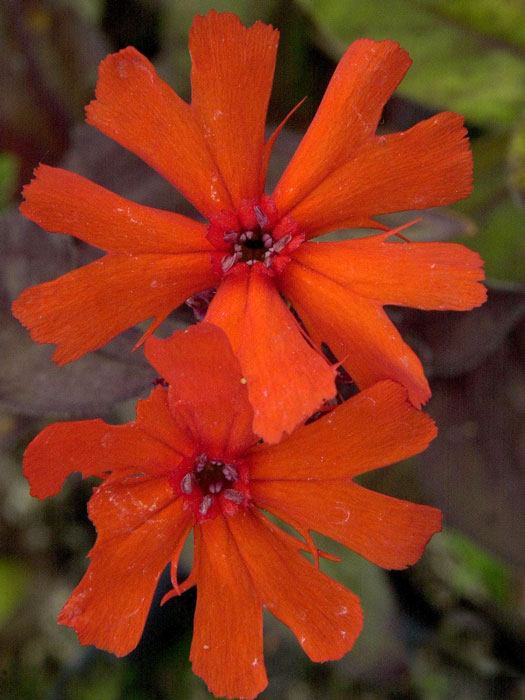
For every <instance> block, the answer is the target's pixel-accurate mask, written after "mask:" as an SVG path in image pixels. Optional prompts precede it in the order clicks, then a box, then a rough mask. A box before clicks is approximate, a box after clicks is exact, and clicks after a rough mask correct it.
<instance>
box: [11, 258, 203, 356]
mask: <svg viewBox="0 0 525 700" xmlns="http://www.w3.org/2000/svg"><path fill="white" fill-rule="evenodd" d="M216 281H217V278H216V275H215V273H214V272H212V266H211V262H210V254H208V253H190V254H180V255H156V254H148V255H137V256H133V255H121V254H116V253H110V254H108V255H105V256H104V257H102V258H101V259H100V260H97V261H96V262H94V263H91V264H90V265H86V266H85V267H81V268H79V269H77V270H74V271H73V272H70V273H68V274H67V275H64V276H63V277H59V278H58V279H57V280H54V281H53V282H46V283H44V284H39V285H37V286H35V287H29V288H28V289H26V290H25V291H24V292H22V294H21V295H20V296H19V297H18V299H17V300H16V301H15V302H14V304H13V314H14V315H15V316H16V317H17V318H18V319H19V320H20V321H21V322H22V323H23V324H24V326H26V327H27V328H29V330H30V331H31V337H32V338H33V340H36V341H37V342H39V343H56V344H57V346H58V347H57V349H56V351H55V353H54V355H53V359H54V360H55V362H57V363H58V364H59V365H63V364H65V363H66V362H71V361H72V360H76V359H78V358H79V357H81V356H82V355H84V354H85V353H86V352H89V351H91V350H95V349H96V348H99V347H101V346H102V345H105V344H106V343H107V342H108V341H110V340H111V339H112V338H114V337H115V336H116V335H118V334H119V333H121V332H122V331H124V330H126V329H127V328H130V327H131V326H134V325H135V324H136V323H138V322H139V321H144V320H145V319H147V318H151V317H154V318H155V323H156V324H158V323H160V322H161V321H163V320H164V319H165V318H166V316H167V315H168V314H169V313H170V312H171V311H173V309H174V308H176V307H177V306H179V305H180V304H182V302H183V301H184V300H185V299H187V298H188V297H189V296H191V295H192V294H194V293H195V292H198V291H201V290H202V289H208V288H209V287H213V286H214V284H216Z"/></svg>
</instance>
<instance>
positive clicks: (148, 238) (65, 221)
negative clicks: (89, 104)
mask: <svg viewBox="0 0 525 700" xmlns="http://www.w3.org/2000/svg"><path fill="white" fill-rule="evenodd" d="M24 197H25V202H23V203H22V204H21V206H20V211H21V212H22V214H23V215H24V216H26V217H27V218H28V219H31V221H34V222H35V223H37V224H38V225H39V226H42V228H44V229H46V231H52V232H53V233H69V234H71V235H72V236H76V237H77V238H80V239H81V240H83V241H85V242H86V243H90V244H91V245H94V246H97V247H98V248H103V249H104V250H108V251H111V252H114V253H132V254H135V255H136V254H138V253H196V252H201V251H209V250H212V247H211V246H210V244H209V243H208V241H207V239H206V238H205V236H206V230H207V229H206V226H205V225H204V224H201V223H198V222H197V221H194V220H193V219H190V218H188V217H186V216H181V215H180V214H173V213H172V212H168V211H162V210H161V209H153V208H151V207H145V206H143V205H141V204H136V203H135V202H131V201H130V200H129V199H125V198H124V197H120V196H119V195H116V194H114V193H113V192H110V191H109V190H106V189H105V188H104V187H100V186H99V185H96V184H95V183H94V182H91V181H90V180H87V179H86V178H85V177H81V176H80V175H76V174H75V173H72V172H69V171H68V170H62V169H61V168H50V167H49V166H47V165H40V166H39V167H38V168H37V169H36V170H35V178H34V179H33V180H32V181H31V183H30V184H29V185H27V186H26V187H24Z"/></svg>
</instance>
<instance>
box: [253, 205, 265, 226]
mask: <svg viewBox="0 0 525 700" xmlns="http://www.w3.org/2000/svg"><path fill="white" fill-rule="evenodd" d="M253 213H254V214H255V219H256V221H257V223H258V224H259V226H260V227H261V228H264V227H265V226H267V225H268V217H267V216H266V214H265V213H264V212H263V210H262V209H261V207H260V206H259V205H258V204H256V205H255V206H254V208H253Z"/></svg>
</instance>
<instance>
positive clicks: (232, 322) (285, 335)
mask: <svg viewBox="0 0 525 700" xmlns="http://www.w3.org/2000/svg"><path fill="white" fill-rule="evenodd" d="M237 269H238V272H237ZM237 269H236V270H235V271H234V272H233V273H232V274H230V275H227V276H226V277H225V278H224V279H223V281H222V282H221V285H220V287H219V289H218V290H217V294H216V295H215V297H214V298H213V300H212V302H211V304H210V306H209V309H208V314H207V316H206V319H207V320H208V321H210V322H211V323H215V324H216V325H218V326H220V327H221V328H224V330H225V331H226V333H227V334H228V337H229V339H230V342H231V344H232V347H233V351H234V352H235V353H236V354H237V356H238V357H239V361H240V363H241V368H242V372H243V375H244V377H245V378H246V382H247V386H248V396H249V398H250V402H251V403H252V405H253V407H254V411H255V418H254V423H253V429H254V432H255V433H257V435H260V436H261V437H263V439H264V440H266V441H267V442H278V441H279V440H280V439H281V436H282V433H283V431H286V432H288V433H290V432H292V431H293V429H294V428H295V426H296V425H297V423H299V422H301V421H304V420H306V419H307V418H309V417H310V416H311V415H312V413H314V411H316V410H317V409H318V408H319V406H320V405H321V404H322V403H323V401H325V400H326V399H329V398H331V397H332V396H334V394H335V383H334V370H333V369H332V368H331V367H330V365H329V364H328V362H327V361H326V359H325V358H324V357H323V356H322V355H321V354H320V353H319V352H318V351H317V350H315V349H314V348H312V346H311V345H310V344H309V343H308V342H307V340H306V339H305V337H304V334H303V332H302V330H301V328H300V326H299V324H298V323H297V321H296V320H295V318H294V317H293V316H292V314H291V313H290V311H289V309H288V308H287V307H286V304H285V303H284V302H283V300H282V298H281V297H280V295H279V292H278V290H277V287H276V285H275V281H274V280H275V278H274V277H271V276H269V275H268V274H267V272H266V268H265V267H264V266H263V265H261V264H260V263H258V264H255V265H252V266H251V267H248V266H246V265H245V266H242V265H241V266H238V268H237Z"/></svg>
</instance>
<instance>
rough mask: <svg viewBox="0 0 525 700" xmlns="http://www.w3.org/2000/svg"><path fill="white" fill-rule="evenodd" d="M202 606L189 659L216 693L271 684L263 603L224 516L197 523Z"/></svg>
mask: <svg viewBox="0 0 525 700" xmlns="http://www.w3.org/2000/svg"><path fill="white" fill-rule="evenodd" d="M195 549H196V551H197V550H198V557H196V561H197V562H198V572H197V607H196V609H195V622H194V631H193V641H192V645H191V653H190V659H191V661H192V664H193V670H194V672H195V673H196V674H197V675H199V676H201V677H202V678H203V679H204V681H205V682H206V685H207V686H208V689H209V690H210V691H211V692H212V693H213V694H214V695H216V696H220V697H223V696H226V697H228V698H248V699H249V698H254V697H255V696H256V695H258V694H259V693H260V692H261V691H262V690H264V688H265V687H266V685H267V683H268V681H267V678H266V672H265V670H264V659H263V627H262V604H261V601H260V600H259V596H258V595H257V591H256V589H255V587H254V585H253V583H252V580H251V578H250V575H249V573H248V571H247V570H246V567H245V565H244V562H243V560H242V558H241V557H240V556H239V552H238V550H237V547H236V545H235V540H234V539H233V537H232V535H231V533H230V531H229V529H228V526H227V525H226V522H225V519H224V518H223V517H218V518H216V519H215V520H210V521H208V522H206V523H203V524H201V525H198V526H197V527H196V528H195Z"/></svg>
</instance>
